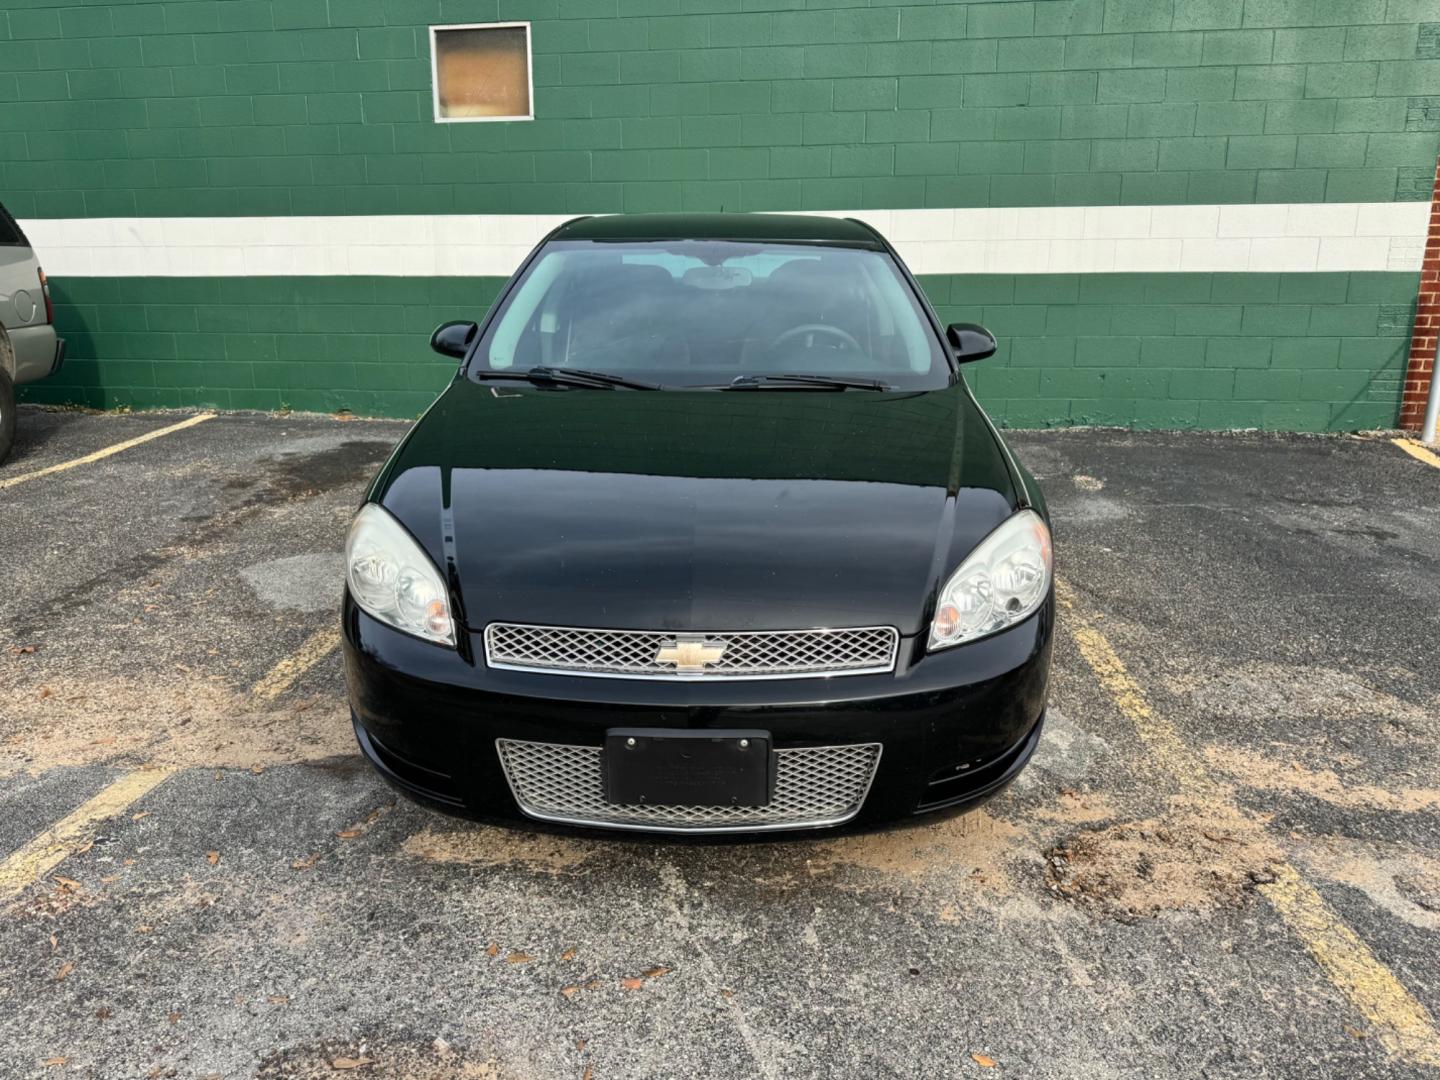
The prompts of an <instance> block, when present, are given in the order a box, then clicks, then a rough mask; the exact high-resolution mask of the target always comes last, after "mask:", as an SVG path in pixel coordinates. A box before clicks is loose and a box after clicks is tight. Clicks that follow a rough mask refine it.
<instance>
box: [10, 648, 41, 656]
mask: <svg viewBox="0 0 1440 1080" xmlns="http://www.w3.org/2000/svg"><path fill="white" fill-rule="evenodd" d="M37 647H38V646H35V645H11V646H10V655H11V656H27V655H29V654H30V653H33V652H34V651H35V650H36V648H37Z"/></svg>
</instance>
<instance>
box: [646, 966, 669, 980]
mask: <svg viewBox="0 0 1440 1080" xmlns="http://www.w3.org/2000/svg"><path fill="white" fill-rule="evenodd" d="M668 974H670V969H669V968H668V967H653V968H651V969H650V970H649V971H642V972H641V973H640V977H641V978H642V979H658V978H660V976H661V975H668Z"/></svg>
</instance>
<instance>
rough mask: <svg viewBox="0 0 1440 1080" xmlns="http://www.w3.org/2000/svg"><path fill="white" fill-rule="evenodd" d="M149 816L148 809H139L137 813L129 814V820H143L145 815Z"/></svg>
mask: <svg viewBox="0 0 1440 1080" xmlns="http://www.w3.org/2000/svg"><path fill="white" fill-rule="evenodd" d="M149 816H150V811H149V810H141V811H140V812H139V813H138V814H131V815H130V820H131V821H144V820H145V819H146V818H147V817H149Z"/></svg>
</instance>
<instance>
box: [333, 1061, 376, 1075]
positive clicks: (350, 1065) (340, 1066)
mask: <svg viewBox="0 0 1440 1080" xmlns="http://www.w3.org/2000/svg"><path fill="white" fill-rule="evenodd" d="M373 1064H375V1062H374V1061H372V1060H371V1059H370V1058H349V1057H338V1058H336V1059H335V1060H334V1061H332V1062H330V1067H331V1068H332V1069H335V1070H337V1071H340V1072H343V1071H345V1070H347V1069H363V1068H365V1066H367V1065H373Z"/></svg>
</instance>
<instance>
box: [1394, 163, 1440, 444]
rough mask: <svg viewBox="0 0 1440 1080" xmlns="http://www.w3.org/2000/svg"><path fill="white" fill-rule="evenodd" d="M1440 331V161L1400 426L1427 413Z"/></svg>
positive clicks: (1416, 425) (1413, 425)
mask: <svg viewBox="0 0 1440 1080" xmlns="http://www.w3.org/2000/svg"><path fill="white" fill-rule="evenodd" d="M1437 333H1440V162H1437V164H1436V170H1435V187H1434V190H1433V191H1432V192H1431V193H1430V230H1429V234H1428V235H1427V236H1426V237H1425V261H1424V263H1423V264H1421V269H1420V296H1419V298H1418V299H1417V300H1416V302H1415V329H1414V330H1413V332H1412V333H1411V335H1410V366H1409V367H1408V368H1407V369H1406V371H1405V394H1404V396H1403V397H1402V398H1401V400H1400V426H1401V427H1402V428H1404V429H1405V430H1407V431H1418V430H1419V429H1420V422H1421V420H1423V419H1424V416H1425V396H1426V395H1427V394H1428V393H1429V392H1430V380H1431V379H1432V378H1433V377H1434V375H1435V339H1436V334H1437Z"/></svg>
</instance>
